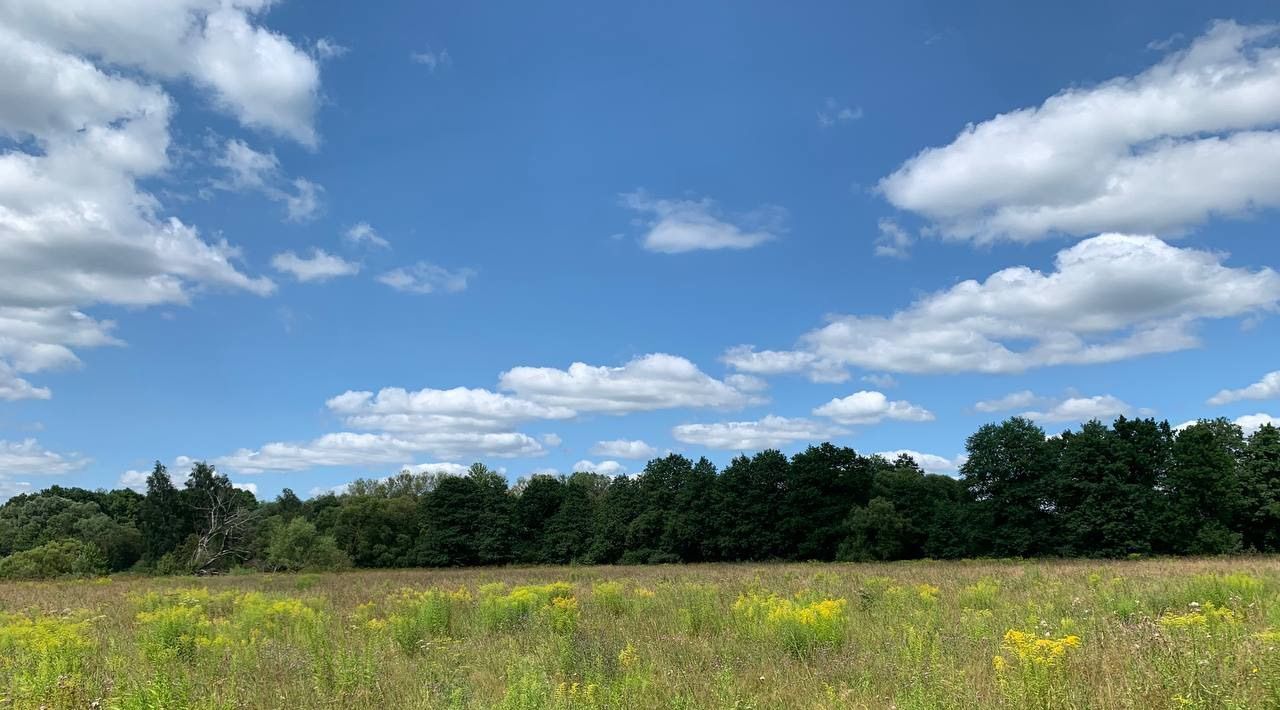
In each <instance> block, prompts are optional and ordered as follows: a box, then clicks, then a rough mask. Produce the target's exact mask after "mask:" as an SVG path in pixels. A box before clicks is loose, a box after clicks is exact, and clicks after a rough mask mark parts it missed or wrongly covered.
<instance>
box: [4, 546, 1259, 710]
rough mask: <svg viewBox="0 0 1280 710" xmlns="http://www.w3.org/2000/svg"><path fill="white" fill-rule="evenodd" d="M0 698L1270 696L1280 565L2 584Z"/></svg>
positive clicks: (780, 703) (1176, 562)
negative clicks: (1, 695)
mask: <svg viewBox="0 0 1280 710" xmlns="http://www.w3.org/2000/svg"><path fill="white" fill-rule="evenodd" d="M0 610H3V617H0V684H2V686H0V693H2V694H3V697H4V699H3V700H2V701H0V708H8V707H20V708H37V707H49V708H64V707H65V708H72V707H80V708H84V707H108V708H130V709H132V708H187V707H191V708H268V707H282V708H283V707H288V708H313V707H314V708H319V707H329V708H374V707H377V708H384V709H389V708H487V707H500V708H659V707H663V708H665V707H677V708H680V707H683V708H883V707H897V708H970V707H1016V708H1023V707H1069V708H1103V707H1105V708H1129V707H1132V708H1152V707H1154V708H1165V707H1168V708H1174V707H1177V708H1183V707H1191V708H1246V707H1247V708H1267V707H1272V708H1274V707H1280V558H1273V557H1242V558H1217V559H1159V560H1146V561H1136V562H1097V561H1070V562H915V563H898V564H847V565H846V564H811V565H807V564H787V565H704V566H655V567H572V568H571V567H563V568H514V569H475V570H415V571H386V572H382V571H377V572H369V571H362V572H350V573H342V574H323V575H244V576H225V577H217V578H205V579H196V578H143V577H121V578H115V579H105V578H104V579H100V580H90V581H61V582H46V583H34V582H33V583H12V584H5V585H0Z"/></svg>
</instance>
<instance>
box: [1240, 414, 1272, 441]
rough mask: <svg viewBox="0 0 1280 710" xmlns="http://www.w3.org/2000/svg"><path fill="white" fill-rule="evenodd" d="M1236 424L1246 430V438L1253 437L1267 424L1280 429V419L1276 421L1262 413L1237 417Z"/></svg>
mask: <svg viewBox="0 0 1280 710" xmlns="http://www.w3.org/2000/svg"><path fill="white" fill-rule="evenodd" d="M1235 423H1236V426H1239V427H1240V428H1241V429H1243V430H1244V435H1245V436H1252V435H1253V433H1254V432H1256V431H1257V430H1259V429H1261V428H1262V427H1263V426H1265V425H1267V424H1270V425H1271V426H1274V427H1280V419H1276V418H1275V417H1273V416H1271V415H1270V414H1263V413H1262V412H1258V413H1257V414H1245V415H1243V416H1239V417H1236V419H1235Z"/></svg>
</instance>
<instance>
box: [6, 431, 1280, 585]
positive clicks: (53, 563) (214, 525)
mask: <svg viewBox="0 0 1280 710" xmlns="http://www.w3.org/2000/svg"><path fill="white" fill-rule="evenodd" d="M966 450H967V458H966V459H965V461H964V463H963V465H961V466H960V468H959V472H958V474H959V475H958V476H957V477H950V476H944V475H938V474H931V473H927V472H925V471H924V470H923V469H922V468H921V467H920V465H919V464H918V463H917V462H916V461H914V460H913V459H912V458H911V457H910V456H907V455H902V456H899V457H898V458H897V459H895V460H892V461H890V460H888V459H885V458H883V457H881V456H874V455H873V456H864V455H862V454H859V453H857V452H856V451H854V450H853V449H850V448H847V447H840V446H835V445H833V444H829V443H827V444H821V445H819V446H810V447H809V448H807V449H805V450H804V451H801V452H799V453H796V454H795V455H793V456H790V457H788V456H786V455H785V454H783V453H782V452H780V451H777V450H772V449H770V450H765V451H760V452H757V453H755V454H752V455H746V454H740V455H738V456H737V457H735V458H734V459H733V460H732V461H731V462H730V463H729V465H728V466H726V467H725V468H724V469H723V470H717V468H716V466H715V465H714V464H712V463H711V462H710V461H708V460H707V459H705V458H701V459H697V460H693V459H689V458H687V457H685V456H682V455H679V454H670V455H668V456H664V457H661V458H656V459H653V460H651V461H649V463H648V464H647V465H646V466H645V467H644V470H643V471H641V472H640V473H638V474H636V475H635V476H631V477H626V476H619V477H615V478H609V477H607V476H603V475H599V474H595V473H589V472H586V473H574V474H572V475H570V476H552V475H535V476H533V477H531V478H528V479H522V480H520V481H517V482H516V483H515V484H514V485H510V484H509V483H508V481H507V480H506V478H504V477H503V476H502V475H501V474H499V473H497V472H495V471H493V470H492V469H489V468H488V467H486V466H484V465H483V464H475V465H473V466H472V467H471V468H470V470H469V471H467V472H466V473H465V474H464V475H452V474H449V473H443V472H424V473H412V472H409V471H405V472H402V473H400V474H397V475H395V476H391V477H388V478H384V479H360V480H357V481H355V482H354V483H353V484H351V485H350V486H348V488H347V490H346V491H345V492H343V493H341V494H336V493H327V494H324V495H320V496H317V497H314V498H311V499H308V500H302V499H300V498H299V497H298V496H297V495H296V494H294V492H293V491H292V490H289V489H285V490H284V491H283V492H282V493H281V494H280V496H279V497H277V498H276V499H275V500H274V501H259V500H257V499H256V498H255V497H254V495H253V494H252V493H249V492H247V491H242V490H239V489H236V488H235V487H234V486H232V484H231V482H230V481H229V480H228V479H227V477H226V476H225V475H223V474H222V473H220V472H218V471H217V470H216V469H215V468H214V467H213V466H211V465H209V464H207V463H204V462H199V463H196V464H194V465H193V466H192V468H191V470H190V472H189V473H188V475H187V478H186V479H185V481H184V482H183V484H182V486H181V487H179V486H178V485H176V484H175V483H174V481H173V480H172V479H171V477H170V475H169V472H168V471H167V470H166V468H165V467H164V466H163V465H162V464H160V463H159V462H157V463H156V465H155V468H154V470H153V471H152V473H151V475H150V476H149V477H148V479H147V485H146V493H145V494H139V493H135V492H134V491H130V490H114V491H102V490H99V491H88V490H84V489H79V488H64V487H59V486H53V487H50V488H48V489H46V490H43V491H40V492H37V493H27V494H23V495H19V496H15V497H13V498H11V499H9V500H8V501H7V502H5V503H4V505H2V506H0V577H3V576H8V577H24V578H26V577H39V576H57V575H62V574H86V573H97V572H103V571H115V570H125V569H131V568H134V569H139V570H143V571H156V572H162V573H216V572H221V571H225V570H229V569H231V568H232V567H237V566H247V567H257V568H260V569H268V570H302V569H330V568H338V567H345V566H349V565H354V566H357V567H409V566H464V565H503V564H510V563H517V564H567V563H580V564H614V563H624V564H636V563H657V562H699V561H744V560H834V559H845V560H898V559H911V558H920V557H932V558H955V557H984V556H996V557H1007V556H1089V557H1119V556H1125V555H1131V554H1152V553H1154V554H1208V553H1229V552H1237V551H1247V550H1254V551H1277V550H1280V430H1277V429H1276V428H1275V427H1272V426H1270V425H1266V426H1263V427H1261V428H1260V429H1258V430H1257V431H1256V432H1254V433H1253V434H1251V435H1250V436H1248V437H1246V436H1244V434H1243V432H1242V431H1241V430H1240V428H1239V427H1238V426H1236V425H1235V424H1232V423H1231V422H1229V421H1227V420H1225V419H1215V420H1201V421H1199V422H1196V423H1194V424H1191V425H1189V426H1186V427H1183V428H1181V430H1174V429H1173V428H1171V427H1170V426H1169V425H1168V423H1167V422H1157V421H1155V420H1153V419H1126V418H1124V417H1120V418H1119V419H1117V420H1115V421H1114V422H1113V423H1112V424H1110V425H1107V424H1104V423H1102V422H1099V421H1090V422H1087V423H1085V424H1084V425H1082V426H1081V427H1080V428H1079V429H1077V430H1068V431H1064V432H1061V433H1059V434H1056V435H1053V436H1047V435H1046V433H1045V432H1044V430H1043V429H1041V428H1040V427H1038V426H1037V425H1036V424H1034V423H1033V422H1031V421H1029V420H1027V419H1023V418H1019V417H1013V418H1010V419H1007V420H1005V421H1003V422H999V423H992V424H987V425H985V426H983V427H981V428H980V429H979V430H978V431H976V432H975V433H974V434H973V435H972V436H970V437H969V438H968V440H967V442H966Z"/></svg>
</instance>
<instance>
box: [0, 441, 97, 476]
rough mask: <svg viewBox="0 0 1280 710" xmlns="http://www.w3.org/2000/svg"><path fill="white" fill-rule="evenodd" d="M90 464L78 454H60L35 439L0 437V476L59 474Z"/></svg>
mask: <svg viewBox="0 0 1280 710" xmlns="http://www.w3.org/2000/svg"><path fill="white" fill-rule="evenodd" d="M88 464H89V459H86V458H84V457H82V456H80V455H78V454H60V453H57V452H55V451H50V450H48V449H46V448H44V447H43V446H41V445H40V442H38V441H36V440H35V439H23V440H22V441H5V440H3V439H0V478H3V477H6V476H12V475H15V474H17V475H32V474H35V475H39V474H50V475H57V474H63V473H71V472H72V471H78V470H80V469H82V468H84V467H85V466H87V465H88Z"/></svg>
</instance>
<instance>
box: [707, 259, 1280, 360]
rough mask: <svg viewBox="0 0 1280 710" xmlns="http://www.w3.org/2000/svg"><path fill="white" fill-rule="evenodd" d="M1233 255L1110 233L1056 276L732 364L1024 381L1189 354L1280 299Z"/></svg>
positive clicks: (1060, 266)
mask: <svg viewBox="0 0 1280 710" xmlns="http://www.w3.org/2000/svg"><path fill="white" fill-rule="evenodd" d="M1225 258H1226V257H1225V255H1223V254H1220V253H1214V252H1208V251H1202V250H1197V249H1191V248H1178V247H1173V246H1170V245H1169V244H1166V243H1165V242H1163V241H1161V240H1159V239H1157V238H1155V237H1150V236H1135V235H1124V234H1104V235H1100V236H1097V237H1093V238H1091V239H1086V240H1084V241H1082V242H1080V243H1078V244H1076V245H1074V246H1072V247H1069V248H1067V249H1063V250H1062V251H1059V252H1058V254H1057V256H1056V257H1055V260H1054V265H1055V269H1054V270H1052V271H1048V272H1042V271H1037V270H1034V269H1031V268H1028V267H1025V266H1018V267H1011V268H1008V269H1004V270H1002V271H998V272H996V273H994V274H992V275H991V276H989V277H987V278H986V280H984V281H976V280H969V281H963V282H961V283H958V284H956V285H955V286H952V287H950V288H948V289H945V290H942V291H938V292H935V293H932V294H929V295H927V296H924V297H922V298H920V299H919V300H917V301H916V302H915V303H913V304H911V305H910V306H909V307H907V308H905V309H903V310H900V311H897V312H896V313H893V314H891V315H889V316H876V315H837V316H832V317H830V318H829V321H830V322H829V323H828V324H827V325H826V326H824V327H822V328H819V329H817V330H814V331H811V332H809V333H807V334H806V335H804V336H803V337H802V338H801V340H800V343H799V346H798V347H797V349H796V350H794V351H781V353H779V352H777V351H755V350H754V349H752V348H750V347H747V346H739V347H737V348H732V349H730V350H729V351H728V352H727V353H726V354H725V358H724V359H725V361H726V362H727V363H729V364H730V365H731V366H732V367H735V368H737V369H739V370H743V371H746V372H753V373H757V374H759V373H762V372H769V373H776V372H784V371H795V372H805V371H811V370H812V368H814V367H815V363H820V364H821V366H822V368H823V370H824V371H828V370H830V369H832V368H841V367H846V366H856V367H862V368H866V369H869V370H878V371H882V372H910V373H954V372H985V373H1014V372H1022V371H1024V370H1028V369H1031V368H1036V367H1046V366H1052V365H1078V364H1091V363H1102V362H1113V361H1117V360H1124V359H1128V358H1133V357H1138V356H1141V355H1147V354H1151V353H1163V352H1173V351H1177V350H1184V349H1187V348H1192V347H1196V346H1197V345H1198V344H1199V340H1198V338H1197V337H1196V334H1195V330H1196V326H1197V325H1198V324H1199V322H1200V321H1203V320H1207V319H1221V318H1232V317H1243V316H1251V315H1256V314H1261V313H1268V312H1271V311H1273V310H1274V309H1275V308H1276V305H1277V301H1278V300H1280V275H1277V274H1276V273H1275V272H1274V271H1272V270H1271V269H1269V268H1263V269H1258V270H1250V269H1247V268H1237V267H1228V266H1225V265H1224V264H1223V261H1224V260H1225ZM766 355H767V357H765V356H766ZM762 362H763V363H767V364H768V365H769V367H768V368H766V367H764V365H762V364H761V363H762Z"/></svg>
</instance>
